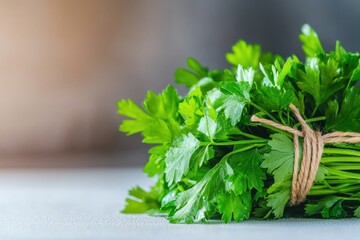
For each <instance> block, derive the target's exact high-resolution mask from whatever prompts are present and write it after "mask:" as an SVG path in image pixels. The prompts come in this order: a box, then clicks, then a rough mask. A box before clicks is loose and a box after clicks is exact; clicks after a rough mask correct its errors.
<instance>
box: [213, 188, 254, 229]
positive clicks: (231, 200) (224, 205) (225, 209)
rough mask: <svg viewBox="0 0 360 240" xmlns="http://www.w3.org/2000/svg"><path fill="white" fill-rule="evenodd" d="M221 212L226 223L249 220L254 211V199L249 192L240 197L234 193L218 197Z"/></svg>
mask: <svg viewBox="0 0 360 240" xmlns="http://www.w3.org/2000/svg"><path fill="white" fill-rule="evenodd" d="M217 202H218V208H219V212H220V213H221V214H222V216H221V220H223V221H224V222H225V223H228V222H230V221H231V220H235V221H237V222H240V221H241V220H244V219H248V218H249V217H250V213H251V209H252V198H251V194H250V193H249V192H245V193H243V194H241V195H240V196H237V195H235V194H234V193H232V192H230V193H223V194H219V195H218V196H217Z"/></svg>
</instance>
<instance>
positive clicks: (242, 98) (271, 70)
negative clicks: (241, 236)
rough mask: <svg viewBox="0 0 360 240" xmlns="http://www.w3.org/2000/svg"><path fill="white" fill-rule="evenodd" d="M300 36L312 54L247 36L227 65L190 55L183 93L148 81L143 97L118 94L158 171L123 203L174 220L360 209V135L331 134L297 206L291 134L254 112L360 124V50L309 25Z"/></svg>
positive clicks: (340, 127) (287, 120) (354, 127)
mask: <svg viewBox="0 0 360 240" xmlns="http://www.w3.org/2000/svg"><path fill="white" fill-rule="evenodd" d="M300 40H301V42H302V44H303V50H304V52H305V59H304V61H301V60H300V59H299V58H298V57H297V56H295V55H292V56H290V57H281V56H278V55H273V54H271V53H265V54H262V53H261V48H260V46H259V45H251V44H248V43H246V42H245V41H243V40H240V41H239V42H237V43H236V44H235V45H234V46H233V48H232V52H231V53H227V55H226V58H227V60H228V62H229V63H230V64H231V67H230V68H229V69H224V70H219V69H217V70H212V71H210V70H209V69H208V68H207V67H204V66H202V65H201V64H200V63H199V62H198V61H197V60H195V59H194V58H188V60H187V68H186V69H185V68H179V69H177V70H176V71H175V82H176V83H179V84H184V85H185V86H186V87H187V88H188V89H189V91H188V93H187V94H185V96H183V97H181V96H179V94H178V93H177V91H176V90H175V88H174V87H172V86H169V87H167V88H166V89H165V90H164V91H163V92H161V93H159V94H156V93H154V92H151V91H149V92H148V93H147V95H146V97H145V100H144V102H143V104H142V107H139V106H138V105H136V104H135V103H134V102H133V101H131V100H121V101H119V102H118V113H119V114H121V115H124V116H126V117H127V118H128V119H125V120H124V121H123V123H122V124H121V126H120V131H123V132H125V133H127V134H128V135H132V134H135V133H141V134H142V136H143V142H144V143H148V144H153V145H154V146H152V147H151V148H150V149H149V161H148V163H147V164H146V165H145V167H144V172H145V173H147V174H148V176H150V177H154V178H157V179H158V181H157V183H156V184H155V186H153V187H152V188H151V190H150V191H149V192H147V191H144V190H143V189H141V188H139V187H136V188H134V189H132V190H130V192H129V198H128V199H127V200H126V206H125V209H124V210H123V212H124V213H142V212H148V213H157V212H162V213H165V214H167V217H168V219H169V220H170V221H171V222H173V223H194V222H206V221H208V220H211V219H221V220H222V221H223V222H225V223H228V222H231V221H237V222H239V221H243V220H246V219H249V218H250V217H257V218H260V217H261V218H266V219H268V218H281V217H299V216H302V217H321V218H341V217H353V216H355V217H358V218H360V206H359V205H360V195H359V193H360V182H359V179H360V172H359V171H360V143H336V144H335V143H327V144H325V146H324V153H323V156H322V159H321V161H320V165H319V168H318V171H317V174H316V178H315V181H314V183H313V186H312V187H311V189H310V192H309V193H308V194H307V197H306V199H305V200H304V202H303V203H302V204H300V205H298V206H291V205H290V204H289V201H290V199H291V192H292V174H293V171H294V155H295V152H294V143H293V136H292V135H291V134H290V133H285V132H283V131H281V130H278V129H275V128H273V127H271V126H268V125H266V124H259V123H253V122H252V121H251V117H252V116H253V115H256V116H258V117H261V118H266V119H269V120H272V121H274V122H276V123H279V124H282V125H286V126H289V127H293V128H297V129H299V130H301V126H300V124H299V122H298V119H296V118H295V116H294V114H293V113H292V111H291V109H290V108H289V105H290V104H294V105H295V106H296V107H298V109H299V111H300V113H301V115H302V116H303V118H304V119H305V121H307V122H308V124H309V126H310V127H312V129H314V130H315V131H320V132H322V133H324V134H325V133H329V132H333V131H349V132H359V131H360V87H359V86H357V85H356V84H357V83H358V82H359V81H360V65H359V61H360V55H359V54H358V53H351V52H347V51H346V50H345V49H344V48H343V47H342V46H341V45H340V42H337V43H336V46H335V50H334V51H331V52H329V53H327V52H325V51H324V49H323V47H322V44H321V42H320V40H319V38H318V36H317V34H316V32H315V31H314V30H313V29H312V28H311V27H310V26H309V25H304V27H303V28H302V34H301V35H300ZM302 142H303V139H302V138H301V137H299V143H300V149H299V156H300V163H301V160H302V159H301V156H302V147H301V145H302Z"/></svg>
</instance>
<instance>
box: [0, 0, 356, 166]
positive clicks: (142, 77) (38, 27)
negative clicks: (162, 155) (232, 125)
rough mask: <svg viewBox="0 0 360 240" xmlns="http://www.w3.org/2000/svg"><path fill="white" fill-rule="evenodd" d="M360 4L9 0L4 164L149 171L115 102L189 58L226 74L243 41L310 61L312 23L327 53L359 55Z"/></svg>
mask: <svg viewBox="0 0 360 240" xmlns="http://www.w3.org/2000/svg"><path fill="white" fill-rule="evenodd" d="M359 9H360V2H359V1H356V0H353V1H351V0H347V1H331V0H317V1H314V0H303V1H286V0H273V1H260V0H249V1H245V0H226V1H220V0H152V1H150V0H132V1H125V0H124V1H104V0H98V1H93V0H87V1H80V0H77V1H67V0H64V1H44V0H32V1H17V0H12V1H10V0H9V1H0V83H1V86H0V167H42V166H43V167H49V166H54V167H67V166H68V167H83V166H131V165H139V164H142V163H144V162H146V160H147V147H146V146H144V145H142V144H141V143H140V142H141V138H140V137H139V136H133V137H126V136H125V135H124V134H123V133H119V132H118V125H119V123H120V122H121V120H122V118H121V117H120V116H118V115H117V114H116V110H117V109H116V101H117V100H120V99H123V98H131V99H133V100H135V101H136V102H137V103H140V102H141V101H142V100H143V97H144V96H145V94H146V91H147V90H149V89H152V90H154V91H160V90H162V89H163V88H164V87H165V86H166V85H168V84H170V83H172V82H173V71H174V70H175V69H176V68H177V67H180V66H184V65H185V60H186V57H188V56H193V57H195V58H197V59H198V60H199V61H200V62H201V63H203V64H204V65H206V66H209V67H210V68H224V67H227V66H228V65H227V64H226V61H225V57H224V55H225V53H226V52H228V51H230V49H231V46H232V44H234V43H235V42H236V41H237V40H239V39H240V38H241V39H245V40H246V41H248V42H250V43H259V44H261V45H262V47H263V49H264V50H267V51H272V52H275V53H279V54H282V55H285V56H287V55H290V54H292V53H296V54H298V55H300V56H302V54H301V45H300V43H299V41H298V34H299V32H300V28H301V26H302V25H303V24H304V23H309V24H310V25H312V26H313V28H315V30H316V31H317V32H318V34H319V36H320V38H321V40H322V43H323V45H324V47H325V49H331V48H333V47H334V45H335V41H336V40H337V39H339V40H341V42H342V44H343V45H344V46H345V48H346V49H347V50H350V51H359V50H360V30H359V28H358V22H359V20H360V15H359V11H358V10H359ZM180 89H182V91H183V90H184V89H183V88H181V87H180Z"/></svg>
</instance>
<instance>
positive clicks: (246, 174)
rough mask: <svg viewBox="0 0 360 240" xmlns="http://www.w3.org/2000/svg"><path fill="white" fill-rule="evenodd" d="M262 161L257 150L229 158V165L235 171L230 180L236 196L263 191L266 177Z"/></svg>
mask: <svg viewBox="0 0 360 240" xmlns="http://www.w3.org/2000/svg"><path fill="white" fill-rule="evenodd" d="M261 160H262V159H261V155H260V153H259V151H258V150H257V149H252V150H248V151H246V152H240V153H238V154H233V155H232V156H231V157H230V158H229V164H230V166H231V167H232V168H233V170H234V174H233V175H232V176H231V177H230V179H229V180H230V182H231V183H232V190H233V191H234V193H235V194H236V195H240V194H243V193H244V192H247V191H249V190H252V189H256V190H257V191H262V189H263V187H264V180H265V179H266V176H265V173H264V172H263V170H262V169H261V167H260V164H261Z"/></svg>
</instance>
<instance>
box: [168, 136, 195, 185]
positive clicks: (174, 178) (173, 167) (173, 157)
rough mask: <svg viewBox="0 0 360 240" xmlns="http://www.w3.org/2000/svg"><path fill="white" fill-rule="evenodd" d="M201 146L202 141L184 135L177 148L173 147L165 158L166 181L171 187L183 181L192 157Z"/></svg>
mask: <svg viewBox="0 0 360 240" xmlns="http://www.w3.org/2000/svg"><path fill="white" fill-rule="evenodd" d="M199 146H200V141H199V140H197V139H196V138H195V137H194V135H193V134H191V133H189V134H188V135H182V137H181V139H179V140H178V142H177V143H176V145H175V146H173V147H171V148H170V149H169V150H168V151H167V153H166V158H165V163H166V169H165V173H166V181H167V182H168V184H169V185H171V184H173V183H177V182H179V181H181V179H182V177H183V176H184V175H185V174H187V172H188V171H189V164H190V159H191V156H192V155H193V154H194V152H195V151H196V149H197V148H198V147H199Z"/></svg>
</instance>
